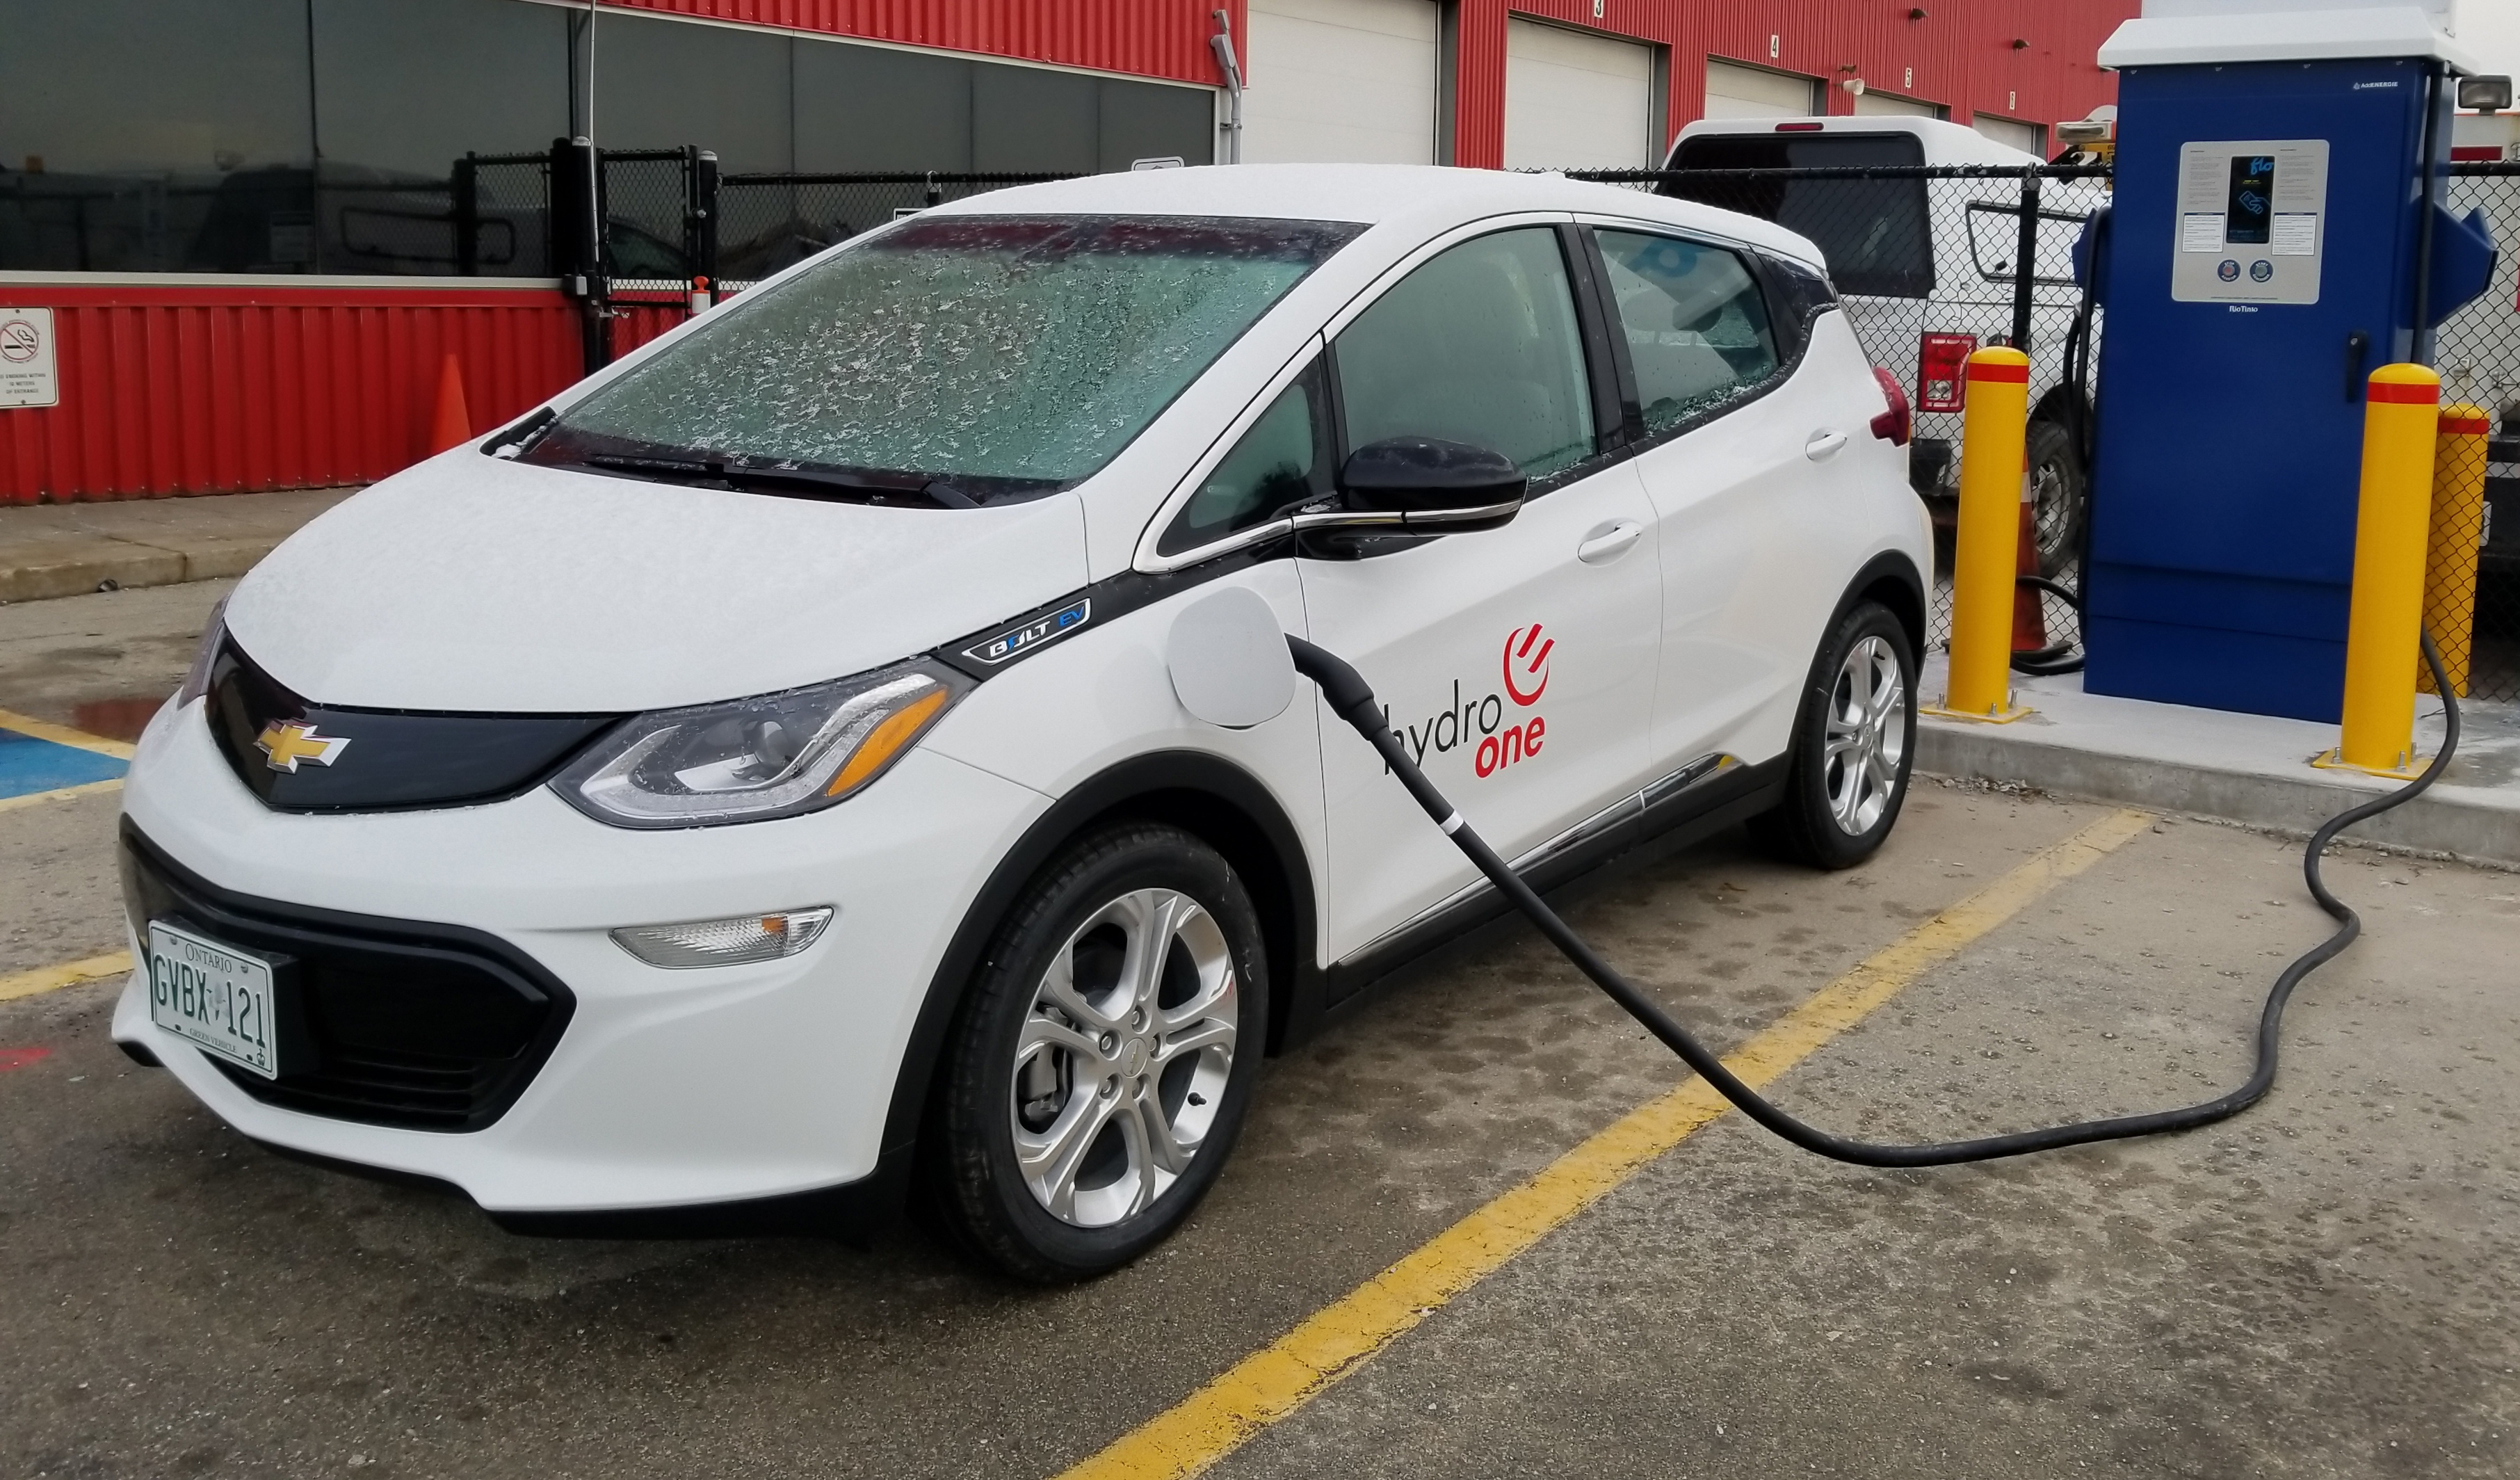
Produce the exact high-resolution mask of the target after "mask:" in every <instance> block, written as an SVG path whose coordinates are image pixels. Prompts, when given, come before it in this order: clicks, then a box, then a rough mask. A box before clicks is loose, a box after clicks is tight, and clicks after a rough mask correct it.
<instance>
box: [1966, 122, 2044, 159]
mask: <svg viewBox="0 0 2520 1480" xmlns="http://www.w3.org/2000/svg"><path fill="white" fill-rule="evenodd" d="M1969 126H1970V127H1971V128H1974V129H1976V130H1977V131H1978V132H1979V133H1982V134H1984V135H1986V136H1987V137H1988V138H1990V139H1993V140H1994V141H1995V142H1996V143H1998V144H2009V145H2011V146H2012V147H2013V148H2014V149H2017V150H2020V151H2022V152H2023V153H2025V154H2033V155H2042V156H2044V155H2045V154H2046V153H2047V151H2046V150H2044V149H2041V148H2040V146H2041V145H2042V144H2045V143H2047V142H2048V141H2047V137H2046V136H2047V132H2048V131H2047V130H2046V129H2044V128H2041V127H2040V126H2039V125H2038V124H2036V123H2018V122H2015V121H2014V120H2012V119H2010V118H1997V117H1993V116H1990V115H1988V114H1986V113H1979V114H1978V115H1977V116H1976V117H1974V118H1971V119H1970V120H1969Z"/></svg>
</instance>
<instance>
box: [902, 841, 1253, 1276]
mask: <svg viewBox="0 0 2520 1480" xmlns="http://www.w3.org/2000/svg"><path fill="white" fill-rule="evenodd" d="M1268 980H1269V978H1268V971H1267V964H1266V961H1265V958H1264V957H1263V955H1262V949H1261V937H1260V923H1259V917H1258V915H1257V913H1256V912H1254V910H1253V909H1252V907H1251V901H1250V897H1249V895H1248V894H1247V893H1246V892H1245V891H1244V889H1243V887H1242V883H1241V880H1240V879H1239V878H1238V877H1237V876H1236V875H1235V873H1234V870H1233V868H1232V867H1231V866H1230V865H1228V864H1227V863H1226V861H1225V860H1224V859H1223V858H1222V857H1220V856H1219V855H1218V854H1217V853H1216V851H1215V850H1214V849H1212V848H1210V847H1208V846H1207V845H1206V844H1205V843H1204V842H1201V841H1200V840H1199V839H1198V838H1196V837H1194V836H1193V835H1191V834H1190V833H1188V832H1185V831H1182V830H1179V829H1177V828H1170V827H1164V826H1160V825H1156V824H1148V823H1133V824H1126V825H1123V826H1121V827H1117V828H1114V829H1111V830H1106V831H1102V832H1099V833H1096V834H1093V835H1091V836H1089V837H1087V838H1086V839H1084V840H1083V841H1082V842H1080V843H1078V844H1077V845H1075V846H1074V847H1072V848H1070V849H1069V850H1068V851H1067V852H1066V853H1064V854H1062V855H1061V856H1060V857H1059V858H1058V859H1057V861H1055V862H1054V863H1053V864H1052V865H1051V866H1050V867H1049V868H1048V869H1046V870H1044V871H1043V873H1042V875H1040V876H1039V877H1038V878H1036V879H1035V880H1034V881H1033V882H1032V883H1031V884H1030V885H1029V886H1027V888H1026V889H1025V891H1024V893H1023V895H1022V896H1021V897H1020V898H1019V899H1018V900H1017V902H1016V904H1015V907H1014V908H1013V910H1012V911H1011V912H1010V913H1009V916H1008V919H1007V922H1006V924H1005V925H1004V926H1003V927H1002V928H1001V929H1000V931H999V934H998V937H997V939H996V941H995V942H994V944H993V945H992V947H991V949H990V951H989V954H988V957H987V959H986V960H985V961H984V962H983V963H982V964H981V966H980V969H979V972H978V974H977V975H976V976H975V977H974V979H973V980H972V982H971V986H970V990H969V991H968V992H967V994H966V996H965V998H964V1002H963V1005H962V1008H961V1009H960V1011H959V1012H958V1013H957V1016H956V1022H955V1028H954V1035H953V1038H952V1040H951V1041H950V1044H949V1047H948V1049H947V1058H946V1062H945V1064H944V1065H943V1070H944V1078H943V1081H942V1084H941V1088H940V1095H941V1101H942V1102H941V1104H940V1105H939V1110H940V1116H939V1119H940V1126H939V1132H940V1134H939V1136H938V1144H936V1145H935V1146H934V1148H933V1155H932V1156H931V1159H930V1167H929V1175H930V1182H931V1185H932V1188H933V1190H934V1192H935V1194H936V1196H935V1203H936V1206H937V1210H938V1212H940V1213H941V1214H942V1215H943V1220H944V1222H945V1223H946V1225H947V1227H948V1229H949V1230H950V1231H951V1233H953V1234H954V1235H955V1236H956V1239H957V1241H958V1242H960V1243H962V1244H963V1245H964V1247H965V1248H966V1249H967V1251H969V1252H970V1253H972V1254H973V1255H975V1256H977V1257H978V1258H980V1259H982V1260H984V1261H986V1262H987V1263H989V1264H992V1265H995V1266H996V1267H997V1268H999V1269H1001V1270H1004V1271H1005V1272H1007V1273H1008V1274H1010V1275H1013V1276H1015V1277H1017V1278H1023V1279H1029V1280H1034V1281H1038V1282H1041V1283H1057V1282H1062V1281H1067V1280H1074V1279H1084V1278H1092V1277H1094V1276H1097V1275H1101V1274H1104V1273H1106V1272H1108V1271H1110V1270H1114V1269H1117V1268H1119V1267H1120V1266H1121V1265H1124V1264H1126V1263H1128V1262H1129V1261H1131V1260H1133V1259H1135V1258H1137V1257H1138V1256H1139V1255H1140V1254H1142V1253H1144V1252H1146V1251H1147V1250H1148V1249H1149V1248H1151V1247H1153V1246H1154V1245H1155V1244H1156V1243H1158V1242H1160V1241H1162V1240H1163V1238H1164V1237H1166V1236H1167V1235H1168V1234H1170V1233H1172V1231H1173V1230H1174V1229H1175V1228H1176V1227H1178V1226H1179V1225H1180V1224H1181V1222H1182V1220H1183V1219H1184V1218H1186V1217H1188V1216H1189V1215H1190V1211H1191V1209H1192V1208H1193V1207H1195V1206H1196V1205H1197V1203H1198V1200H1199V1198H1200V1197H1202V1196H1203V1195H1205V1193H1206V1191H1207V1189H1208V1188H1209V1187H1211V1186H1212V1185H1214V1183H1215V1181H1216V1178H1217V1175H1218V1173H1219V1172H1220V1171H1221V1170H1222V1169H1223V1167H1224V1163H1225V1159H1226V1157H1227V1155H1228V1154H1229V1153H1230V1152H1231V1151H1232V1150H1233V1147H1234V1140H1235V1137H1236V1135H1237V1134H1238V1132H1239V1131H1240V1129H1241V1126H1242V1117H1243V1114H1244V1112H1245V1110H1246V1109H1247V1107H1248V1105H1249V1102H1250V1098H1251V1085H1252V1081H1253V1079H1254V1078H1255V1077H1256V1076H1257V1072H1258V1069H1259V1063H1260V1055H1261V1049H1262V1043H1263V1040H1264V1037H1265V1035H1266V1032H1267V1024H1268V1021H1269V1002H1268V990H1269V988H1268Z"/></svg>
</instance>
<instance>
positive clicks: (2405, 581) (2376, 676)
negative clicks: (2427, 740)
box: [2326, 365, 2441, 776]
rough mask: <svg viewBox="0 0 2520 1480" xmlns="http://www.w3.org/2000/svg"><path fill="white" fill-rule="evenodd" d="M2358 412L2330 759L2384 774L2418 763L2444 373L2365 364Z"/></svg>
mask: <svg viewBox="0 0 2520 1480" xmlns="http://www.w3.org/2000/svg"><path fill="white" fill-rule="evenodd" d="M2365 402H2366V404H2365V405H2364V407H2363V506H2362V512H2361V513H2360V514H2359V515H2358V516H2356V518H2355V521H2354V602H2353V606H2352V608H2351V614H2350V615H2349V617H2348V618H2347V625H2346V629H2345V715H2344V729H2345V733H2344V737H2343V739H2342V740H2341V741H2340V742H2339V744H2338V745H2337V747H2336V749H2335V750H2333V751H2331V752H2329V754H2328V756H2327V757H2326V759H2327V761H2328V763H2329V764H2330V765H2334V766H2343V767H2347V768H2350V769H2352V770H2356V771H2368V772H2372V773H2374V774H2377V775H2381V776H2407V775H2411V774H2412V773H2413V771H2414V769H2415V675H2414V670H2413V668H2412V667H2411V666H2410V663H2409V659H2410V658H2411V657H2412V655H2413V654H2414V653H2415V652H2416V650H2417V644H2416V637H2417V634H2418V633H2419V632H2420V630H2421V629H2422V626H2423V620H2424V526H2425V524H2426V523H2427V522H2428V521H2429V520H2430V518H2431V516H2432V502H2433V439H2434V437H2435V436H2436V434H2437V433H2438V430H2439V426H2440V422H2441V412H2440V406H2441V377H2439V376H2437V375H2435V374H2433V373H2432V372H2431V371H2429V370H2426V369H2425V368H2424V367H2422V366H2421V365H2383V366H2381V367H2380V368H2379V369H2377V370H2375V371H2373V372H2371V381H2370V391H2369V394H2368V395H2367V396H2366V397H2365Z"/></svg>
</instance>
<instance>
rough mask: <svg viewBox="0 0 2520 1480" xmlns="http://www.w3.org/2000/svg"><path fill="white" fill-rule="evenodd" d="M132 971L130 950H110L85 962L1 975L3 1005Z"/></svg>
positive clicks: (67, 963) (0, 999) (0, 992)
mask: <svg viewBox="0 0 2520 1480" xmlns="http://www.w3.org/2000/svg"><path fill="white" fill-rule="evenodd" d="M130 969H131V953H130V952H128V951H108V952H107V953H105V954H104V955H103V956H91V957H89V958H88V959H87V960H85V961H66V962H63V963H62V964H60V965H58V966H37V967H36V968H35V969H34V970H32V971H21V972H19V973H18V974H17V975H15V976H0V1002H8V1001H10V1000H11V999H13V998H19V997H34V996H37V995H39V994H42V993H45V992H58V991H60V990H61V989H62V988H64V987H75V986H77V985H78V984H79V983H80V982H83V981H96V980H99V979H100V978H103V977H107V976H120V975H121V974H122V973H123V972H125V971H128V970H130Z"/></svg>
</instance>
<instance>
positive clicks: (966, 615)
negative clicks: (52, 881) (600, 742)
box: [227, 448, 1086, 713]
mask: <svg viewBox="0 0 2520 1480" xmlns="http://www.w3.org/2000/svg"><path fill="white" fill-rule="evenodd" d="M1085 571H1086V562H1085V529H1084V518H1083V515H1082V513H1081V510H1080V507H1079V504H1078V500H1077V496H1076V495H1075V494H1073V493H1067V494H1057V495H1054V496H1052V497H1050V498H1046V499H1041V500H1037V501H1035V502H1032V503H1027V504H1015V505H1010V506H1007V507H1004V508H997V509H966V510H948V509H938V510H929V509H876V508H869V507H867V506H865V505H858V504H845V503H835V502H825V501H821V500H813V499H795V498H782V497H778V496H775V495H768V494H758V493H742V492H728V491H724V490H718V489H706V488H690V487H684V486H681V485H677V484H669V483H651V482H643V481H640V480H637V479H633V478H617V477H605V476H599V475H595V474H590V473H580V472H571V471H563V470H559V469H550V468H537V467H532V466H529V465H523V464H517V463H510V462H504V461H500V460H496V459H492V458H485V457H482V456H480V455H479V454H478V453H475V452H473V451H472V450H471V449H470V448H462V449H458V450H457V451H454V452H450V453H446V454H443V455H441V456H439V457H436V458H433V459H431V460H430V461H428V462H427V463H424V464H422V465H420V466H419V467H417V468H413V469H411V470H409V471H405V472H402V473H399V474H397V475H395V476H394V477H392V478H389V479H387V480H385V481H384V482H382V483H379V484H377V485H376V486H375V487H373V488H370V489H368V490H367V491H366V492H364V493H361V494H359V495H358V496H357V497H355V498H353V499H350V500H349V501H347V502H346V503H343V504H341V505H339V506H337V508H335V509H333V510H332V511H331V512H329V513H327V514H326V515H324V516H322V517H321V518H318V519H317V520H315V521H314V522H313V523H311V524H309V525H307V526H306V527H305V528H304V529H301V530H299V531H298V532H297V533H296V534H295V535H294V536H293V537H291V538H290V539H289V541H288V542H287V543H285V544H283V545H282V546H281V547H280V548H279V549H278V550H276V551H274V552H273V553H272V554H271V556H270V557H269V558H268V559H266V560H265V561H263V562H262V563H261V564H259V565H257V566H255V567H254V568H253V570H252V572H251V573H250V574H248V576H247V577H246V578H245V580H244V582H243V583H241V584H240V585H239V586H238V587H237V590H236V594H235V595H234V596H233V597H232V598H231V599H230V600H229V603H228V610H227V624H228V630H229V632H230V633H231V634H233V635H234V637H235V639H236V641H237V643H238V644H239V645H240V646H241V647H243V648H244V649H245V650H246V652H247V653H248V654H249V655H250V656H251V657H252V658H253V660H254V661H255V662H256V663H258V664H260V665H261V666H262V668H263V669H264V671H266V672H268V673H269V674H270V675H271V676H272V677H274V678H276V679H278V680H279V681H280V682H281V683H283V684H286V685H287V686H288V687H289V688H290V689H292V690H293V691H294V692H295V693H296V694H298V695H300V696H302V697H305V698H308V699H312V700H315V701H317V702H321V703H325V704H333V705H341V706H347V707H353V708H389V709H457V710H463V709H470V710H489V711H543V712H576V713H586V712H594V711H612V710H623V711H626V710H634V709H653V708H664V707H668V706H672V705H677V704H693V703H704V702H707V701H710V700H714V699H724V698H735V697H740V696H742V695H749V694H764V693H770V692H773V691H777V690H781V689H791V688H795V687H797V686H798V685H802V684H810V683H817V682H820V681H822V680H825V679H832V678H838V677H841V676H844V675H846V674H851V673H857V672H862V671H864V670H866V669H869V668H874V667H878V666H881V665H882V664H884V663H888V662H893V661H895V660H897V659H900V658H903V657H906V656H908V655H910V654H912V653H916V652H920V651H923V650H927V649H930V648H933V647H935V646H937V645H939V644H941V643H945V642H948V641H951V640H952V639H954V638H958V637H962V636H964V635H966V634H968V633H972V632H976V631H978V630H980V629H982V628H985V627H988V626H990V625H991V624H993V623H996V622H998V621H1001V620H1003V619H1006V618H1009V617H1012V616H1016V615H1019V614H1021V613H1023V612H1025V611H1028V610H1030V609H1031V608H1033V607H1035V606H1039V605H1044V604H1046V603H1048V602H1051V601H1053V600H1055V599H1057V598H1058V597H1060V596H1063V595H1065V594H1067V593H1068V592H1071V591H1074V590H1076V589H1077V588H1078V587H1080V586H1082V585H1084V584H1085V579H1086V575H1085Z"/></svg>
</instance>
